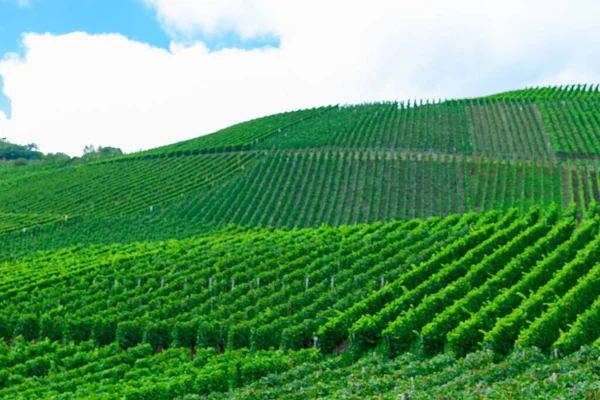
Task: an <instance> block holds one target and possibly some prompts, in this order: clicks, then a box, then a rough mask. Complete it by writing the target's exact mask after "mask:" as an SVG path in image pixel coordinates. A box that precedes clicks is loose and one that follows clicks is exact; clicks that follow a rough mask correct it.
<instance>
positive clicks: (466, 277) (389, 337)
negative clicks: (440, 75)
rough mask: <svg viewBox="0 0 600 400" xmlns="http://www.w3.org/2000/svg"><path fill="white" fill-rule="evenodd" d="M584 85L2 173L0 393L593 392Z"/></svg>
mask: <svg viewBox="0 0 600 400" xmlns="http://www.w3.org/2000/svg"><path fill="white" fill-rule="evenodd" d="M599 106H600V92H599V88H598V86H597V85H596V86H587V85H572V86H567V87H549V88H541V89H539V88H535V89H524V90H519V91H514V92H507V93H502V94H498V95H494V96H490V97H486V98H476V99H461V100H443V101H442V100H435V101H420V100H419V101H406V102H399V103H377V104H363V105H354V106H329V107H322V108H315V109H307V110H301V111H295V112H288V113H283V114H277V115H274V116H269V117H263V118H259V119H255V120H252V121H249V122H247V123H241V124H237V125H234V126H232V127H229V128H226V129H224V130H222V131H219V132H216V133H214V134H211V135H206V136H202V137H199V138H197V139H192V140H188V141H186V142H181V143H176V144H173V145H169V146H165V147H162V148H157V149H153V150H149V151H147V152H140V153H135V154H130V155H124V156H120V157H116V158H111V159H107V160H101V161H96V162H89V163H82V164H77V165H71V164H70V163H69V162H65V161H61V162H53V163H49V164H43V163H40V164H35V163H31V164H29V165H26V166H23V167H16V166H14V167H13V166H11V165H8V164H5V165H0V271H1V273H2V275H3V278H4V279H3V281H2V284H1V285H0V286H1V287H2V288H1V289H0V338H2V341H0V398H15V399H34V398H58V399H61V398H63V399H70V398H77V399H83V398H127V399H147V398H152V399H174V398H179V399H200V398H211V399H226V398H231V399H234V398H236V399H237V398H255V399H269V398H271V399H279V398H348V399H351V398H389V399H397V398H404V399H420V398H490V399H491V398H497V399H501V398H507V397H509V398H510V397H512V398H583V399H596V398H600V384H599V383H598V382H600V329H599V327H600V263H599V262H598V260H600V212H599V211H600V210H599V207H598V204H600V192H599V189H598V188H599V183H600V169H599V168H600V143H597V141H598V140H599V139H600V107H599Z"/></svg>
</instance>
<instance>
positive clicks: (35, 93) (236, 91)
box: [0, 0, 600, 155]
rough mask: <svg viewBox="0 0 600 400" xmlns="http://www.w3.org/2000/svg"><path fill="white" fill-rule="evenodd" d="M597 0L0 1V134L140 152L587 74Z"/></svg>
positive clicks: (72, 148)
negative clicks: (345, 108) (354, 109)
mask: <svg viewBox="0 0 600 400" xmlns="http://www.w3.org/2000/svg"><path fill="white" fill-rule="evenodd" d="M599 15H600V2H599V1H597V0H569V1H567V0H564V1H558V0H528V1H525V0H504V1H491V0H490V1H486V0H455V1H444V0H421V1H414V0H411V1H404V0H370V1H368V2H367V1H353V0H343V1H342V0H0V137H7V138H8V139H9V140H10V141H13V142H16V143H22V144H25V143H30V142H35V143H37V144H38V145H39V147H40V149H41V150H42V151H44V152H56V151H63V152H67V153H69V154H71V155H80V154H81V153H82V150H83V148H84V147H85V145H87V144H94V145H110V146H117V147H121V148H122V149H123V150H125V151H128V152H130V151H135V150H138V149H147V148H152V147H156V146H159V145H163V144H168V143H172V142H175V141H179V140H183V139H187V138H191V137H196V136H200V135H204V134H207V133H210V132H213V131H215V130H218V129H220V128H223V127H226V126H228V125H231V124H233V123H236V122H240V121H244V120H247V119H251V118H255V117H259V116H264V115H268V114H273V113H277V112H281V111H288V110H294V109H301V108H306V107H313V106H320V105H326V104H345V103H361V102H370V101H380V100H401V99H408V98H411V99H414V98H434V99H444V98H459V97H471V96H480V95H486V94H491V93H495V92H499V91H505V90H511V89H517V88H522V87H530V86H537V85H548V84H566V83H598V82H600V20H599V19H598V16H599Z"/></svg>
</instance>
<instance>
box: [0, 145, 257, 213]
mask: <svg viewBox="0 0 600 400" xmlns="http://www.w3.org/2000/svg"><path fill="white" fill-rule="evenodd" d="M254 157H255V155H254V154H252V153H250V154H241V155H209V156H194V157H180V158H178V159H176V160H170V159H148V160H145V159H144V160H129V161H118V162H112V163H94V164H84V165H79V166H75V167H66V168H63V169H60V170H58V171H52V172H42V173H39V174H36V175H30V176H27V177H23V178H21V179H14V180H10V181H4V182H1V183H0V188H1V190H0V203H1V204H2V206H1V208H2V211H4V212H15V213H21V214H25V213H27V214H36V213H37V214H44V213H52V214H55V215H61V216H65V217H64V218H65V219H68V217H73V216H76V215H94V214H101V215H115V214H116V215H119V214H130V213H135V212H141V211H146V212H147V211H148V210H150V211H152V210H153V208H150V207H158V206H159V205H160V204H163V203H165V202H167V201H169V200H172V199H174V198H177V197H180V196H184V195H187V194H189V193H192V192H197V191H198V190H200V189H202V188H209V187H212V186H213V185H215V184H216V183H217V182H219V181H220V180H221V179H224V178H226V177H228V176H229V175H231V174H233V173H235V172H237V171H240V170H241V169H242V168H243V167H244V166H245V165H246V164H247V163H248V162H250V161H252V160H253V159H254Z"/></svg>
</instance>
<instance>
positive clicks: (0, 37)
mask: <svg viewBox="0 0 600 400" xmlns="http://www.w3.org/2000/svg"><path fill="white" fill-rule="evenodd" d="M79 31H81V32H87V33H89V34H101V33H119V34H122V35H123V36H125V37H127V38H129V39H131V40H134V41H138V42H143V43H147V44H150V45H152V46H153V47H158V48H163V49H169V45H170V43H171V41H172V40H173V39H177V40H184V41H192V40H199V41H202V42H204V44H205V45H206V46H207V47H208V48H209V49H210V50H212V51H217V50H220V49H223V48H241V49H252V48H260V47H263V46H273V47H277V46H278V45H279V40H278V39H277V38H276V37H269V36H267V37H264V36H263V37H256V38H252V39H249V40H242V39H241V38H240V35H238V34H237V33H236V32H234V31H229V32H224V33H222V34H219V35H211V36H204V35H201V34H198V33H196V34H195V35H194V36H191V37H189V36H186V37H183V36H182V35H178V36H179V37H170V36H169V34H167V32H166V31H165V30H163V28H162V27H161V24H160V23H159V20H158V18H157V15H156V11H155V10H154V9H152V8H150V7H148V6H147V5H145V4H144V3H143V1H142V0H0V59H1V58H4V56H5V55H6V54H7V53H17V54H19V55H20V56H21V57H22V56H23V52H24V49H23V46H22V35H23V34H24V33H29V32H33V33H52V34H56V35H61V34H67V33H71V32H79ZM2 88H3V79H2V76H0V111H4V112H5V113H6V114H7V115H8V116H9V117H10V100H9V99H8V98H7V97H6V96H5V95H4V94H3V93H2Z"/></svg>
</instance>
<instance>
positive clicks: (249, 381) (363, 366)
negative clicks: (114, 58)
mask: <svg viewBox="0 0 600 400" xmlns="http://www.w3.org/2000/svg"><path fill="white" fill-rule="evenodd" d="M599 356H600V350H598V349H595V348H593V347H585V348H583V349H582V350H580V351H578V352H577V353H575V354H572V355H570V356H569V357H565V358H559V359H557V358H555V357H553V356H552V357H548V356H545V355H544V354H542V353H540V352H539V351H538V350H536V349H526V350H523V351H518V352H514V353H511V354H510V355H509V356H508V357H507V358H506V359H505V360H501V361H495V360H494V356H493V354H492V353H491V352H489V351H480V352H477V353H473V354H470V355H469V356H467V357H465V358H463V359H457V358H455V357H454V356H453V355H452V354H444V355H440V356H437V357H434V358H431V359H426V360H423V359H420V358H418V357H416V356H415V355H413V354H410V353H408V354H405V355H402V356H401V357H398V358H396V359H388V358H386V357H383V356H381V355H380V354H376V353H373V354H369V355H365V356H364V357H362V358H360V359H358V360H355V361H354V362H353V360H352V359H351V358H348V357H323V356H321V355H320V354H319V353H318V351H315V350H314V349H309V350H302V351H290V352H283V351H280V350H269V351H258V352H252V351H248V350H246V349H242V350H235V351H228V352H225V353H223V354H216V353H215V351H214V349H199V350H198V351H197V352H195V353H192V354H190V351H189V350H188V349H183V348H173V349H168V350H165V351H164V352H162V353H160V354H154V352H153V351H152V348H151V346H150V345H148V344H141V345H138V346H136V347H132V348H130V349H128V350H126V351H122V350H121V349H119V348H118V346H116V345H111V346H107V347H105V348H102V349H95V348H94V345H93V343H91V342H86V343H82V344H80V345H74V344H70V345H66V346H60V345H59V344H58V343H57V342H50V341H42V342H39V343H36V344H33V345H28V344H25V343H19V345H18V346H15V347H13V348H11V349H7V348H6V347H4V348H2V350H1V351H0V362H6V361H7V360H14V363H12V365H11V366H10V367H9V366H6V364H4V368H3V370H2V372H0V386H1V388H0V396H2V397H5V398H15V399H37V398H56V399H67V398H73V397H76V398H80V399H87V398H98V397H110V396H117V397H120V398H127V399H146V398H153V399H172V398H185V399H189V400H192V399H200V398H211V399H237V398H261V399H279V398H290V399H303V398H306V397H309V398H316V397H319V398H337V399H340V398H369V399H370V398H373V399H375V398H379V399H380V398H384V399H397V398H402V397H404V398H409V397H410V398H431V397H436V398H437V397H444V396H446V397H452V398H468V397H484V396H485V397H486V398H494V399H496V398H497V399H501V398H508V397H523V396H527V397H532V398H537V397H549V396H551V397H561V396H563V395H565V393H569V396H571V397H575V398H580V397H581V398H594V396H597V395H598V394H599V392H598V387H597V385H596V384H595V383H596V382H597V381H598V380H599V379H600V376H599V375H598V367H599V364H600V357H599Z"/></svg>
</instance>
